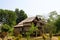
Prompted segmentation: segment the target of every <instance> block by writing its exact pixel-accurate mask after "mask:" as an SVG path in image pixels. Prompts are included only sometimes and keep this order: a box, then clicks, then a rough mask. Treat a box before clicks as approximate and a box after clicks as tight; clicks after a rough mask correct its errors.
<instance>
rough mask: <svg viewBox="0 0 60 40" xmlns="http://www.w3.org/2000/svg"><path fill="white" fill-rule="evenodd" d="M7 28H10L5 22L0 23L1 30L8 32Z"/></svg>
mask: <svg viewBox="0 0 60 40" xmlns="http://www.w3.org/2000/svg"><path fill="white" fill-rule="evenodd" d="M9 29H10V27H9V25H7V24H3V25H2V28H1V30H2V32H8V31H9Z"/></svg>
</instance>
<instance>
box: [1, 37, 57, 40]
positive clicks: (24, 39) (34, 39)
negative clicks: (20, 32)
mask: <svg viewBox="0 0 60 40" xmlns="http://www.w3.org/2000/svg"><path fill="white" fill-rule="evenodd" d="M7 39H12V38H11V37H9V38H5V39H4V40H7ZM0 40H2V39H1V38H0ZM12 40H13V39H12ZM20 40H27V39H26V38H22V39H20ZM30 40H43V39H42V37H35V38H30ZM47 40H49V39H47ZM52 40H58V38H57V37H52Z"/></svg>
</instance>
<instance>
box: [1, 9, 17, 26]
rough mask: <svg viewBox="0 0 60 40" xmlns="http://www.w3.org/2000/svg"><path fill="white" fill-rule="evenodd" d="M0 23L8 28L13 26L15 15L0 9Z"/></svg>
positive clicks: (12, 12)
mask: <svg viewBox="0 0 60 40" xmlns="http://www.w3.org/2000/svg"><path fill="white" fill-rule="evenodd" d="M0 21H1V22H3V23H4V24H8V25H9V26H11V27H12V26H14V25H15V24H16V13H15V12H14V11H11V10H2V9H0Z"/></svg>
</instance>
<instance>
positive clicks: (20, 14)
mask: <svg viewBox="0 0 60 40" xmlns="http://www.w3.org/2000/svg"><path fill="white" fill-rule="evenodd" d="M15 12H16V14H17V20H16V22H17V23H19V22H21V21H22V20H24V19H26V18H27V14H26V13H25V12H24V11H23V10H19V9H15Z"/></svg>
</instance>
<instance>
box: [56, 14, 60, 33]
mask: <svg viewBox="0 0 60 40" xmlns="http://www.w3.org/2000/svg"><path fill="white" fill-rule="evenodd" d="M55 26H56V27H57V29H56V32H60V15H59V16H58V19H57V20H56V22H55Z"/></svg>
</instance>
